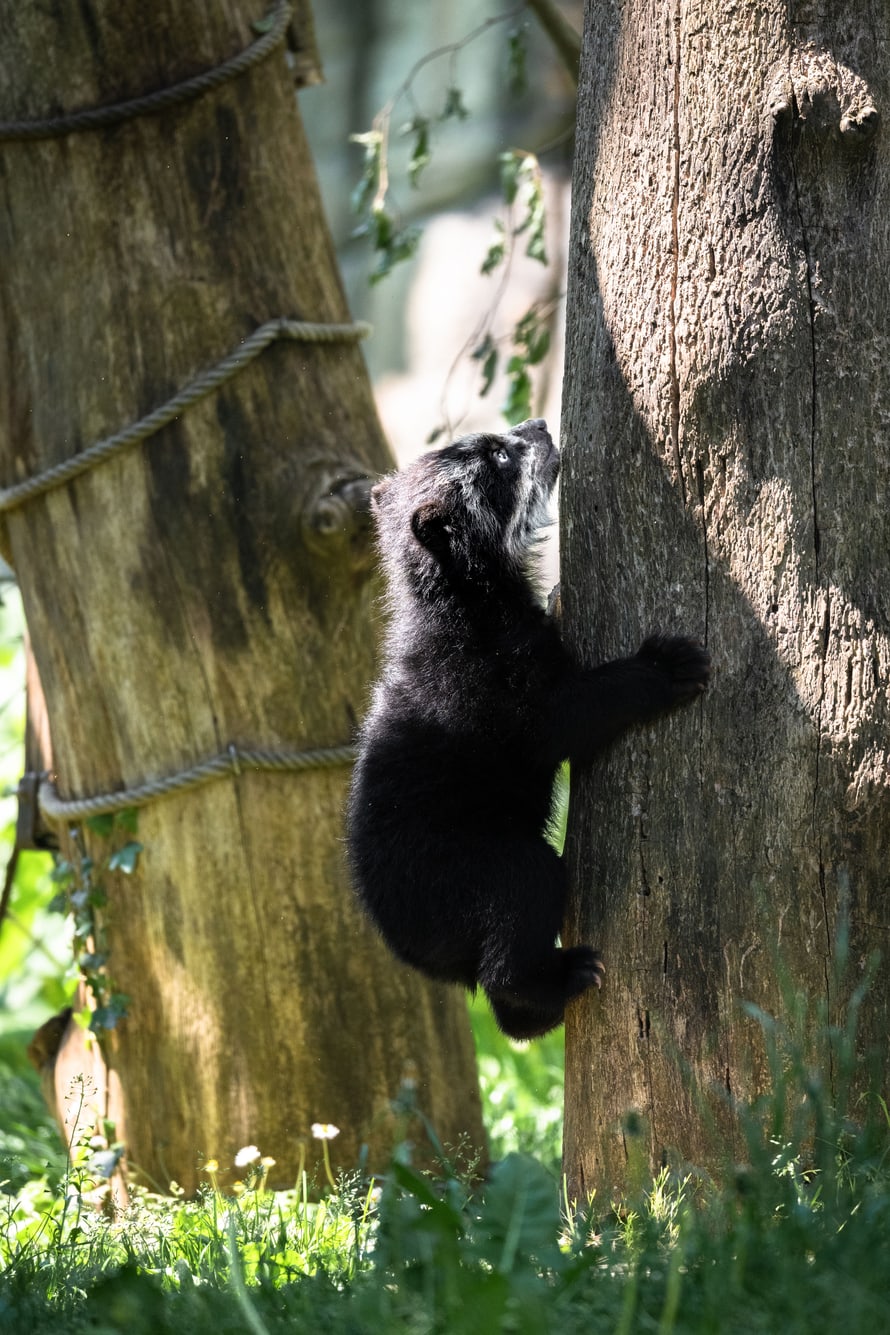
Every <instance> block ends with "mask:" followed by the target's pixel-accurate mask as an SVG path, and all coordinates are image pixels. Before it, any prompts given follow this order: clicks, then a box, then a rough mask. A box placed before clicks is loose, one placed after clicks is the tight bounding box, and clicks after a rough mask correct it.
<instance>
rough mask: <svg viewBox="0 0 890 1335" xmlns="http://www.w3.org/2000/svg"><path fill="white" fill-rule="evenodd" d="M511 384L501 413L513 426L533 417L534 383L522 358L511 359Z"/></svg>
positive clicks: (509, 364) (509, 365) (508, 366)
mask: <svg viewBox="0 0 890 1335" xmlns="http://www.w3.org/2000/svg"><path fill="white" fill-rule="evenodd" d="M507 370H508V372H509V373H510V384H509V390H508V393H507V401H506V403H505V404H504V406H503V408H502V409H501V412H502V413H503V415H504V417H506V419H507V421H508V422H509V423H510V425H511V426H515V424H516V423H517V422H524V421H525V419H526V418H527V417H531V415H532V382H531V377H530V376H529V373H528V371H527V370H526V369H525V362H524V361H523V360H522V358H519V357H511V358H510V361H509V362H508V364H507Z"/></svg>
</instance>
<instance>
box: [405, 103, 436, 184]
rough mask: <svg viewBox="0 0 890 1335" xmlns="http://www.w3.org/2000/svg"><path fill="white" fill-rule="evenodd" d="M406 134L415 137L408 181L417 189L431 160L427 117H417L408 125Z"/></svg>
mask: <svg viewBox="0 0 890 1335" xmlns="http://www.w3.org/2000/svg"><path fill="white" fill-rule="evenodd" d="M404 133H405V134H413V135H414V148H413V149H412V151H411V159H410V161H409V163H408V180H409V181H410V182H411V185H412V186H413V187H414V188H415V190H416V189H417V186H418V184H419V183H420V174H421V172H422V171H423V169H424V167H426V166H427V164H428V163H429V160H430V123H429V121H428V120H427V118H426V117H425V116H415V117H414V119H413V121H412V122H411V124H410V125H406V127H405V131H404Z"/></svg>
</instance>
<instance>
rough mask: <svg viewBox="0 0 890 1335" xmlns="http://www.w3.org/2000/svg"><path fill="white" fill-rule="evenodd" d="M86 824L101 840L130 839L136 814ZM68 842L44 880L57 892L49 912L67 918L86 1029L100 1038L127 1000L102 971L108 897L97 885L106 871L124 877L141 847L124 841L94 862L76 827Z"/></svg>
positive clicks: (117, 1018)
mask: <svg viewBox="0 0 890 1335" xmlns="http://www.w3.org/2000/svg"><path fill="white" fill-rule="evenodd" d="M86 824H87V828H88V829H89V830H90V831H91V832H92V833H93V834H94V835H98V836H100V837H101V838H106V839H107V838H110V837H111V835H112V834H114V833H116V832H117V831H123V833H124V834H125V835H135V834H136V830H137V813H136V812H135V811H122V812H119V813H118V814H117V815H113V816H112V815H108V816H94V817H92V818H91V819H90V820H88V821H87V822H86ZM70 838H71V841H72V844H73V856H71V857H70V858H64V857H61V856H59V855H56V859H55V866H54V867H53V870H52V872H51V873H50V879H51V880H52V881H53V882H54V883H55V885H56V886H57V887H58V888H57V891H56V894H55V897H54V898H53V900H52V901H51V903H50V908H51V909H53V910H55V911H56V912H58V913H69V914H70V915H71V921H72V924H73V947H74V958H75V960H76V962H77V965H78V968H79V969H80V973H81V977H82V978H83V980H84V983H85V984H86V986H87V987H88V988H89V991H90V993H91V995H92V999H93V1005H92V1007H91V1009H90V1013H89V1028H90V1030H91V1032H92V1033H94V1034H95V1035H96V1037H97V1038H99V1039H102V1038H104V1037H105V1035H106V1034H107V1033H108V1031H109V1030H111V1029H114V1028H116V1026H117V1025H118V1023H119V1022H120V1021H121V1020H122V1019H124V1018H125V1016H126V1014H127V1008H128V1005H129V1000H130V999H129V997H128V996H126V994H125V993H123V992H121V991H120V990H119V989H118V987H117V985H116V984H115V982H114V980H113V979H112V978H111V976H110V975H109V972H108V935H107V932H106V929H105V924H104V922H103V910H104V909H105V908H106V906H107V904H108V895H107V892H106V890H105V887H104V884H103V880H104V877H105V875H106V874H107V873H108V872H123V873H124V874H125V875H130V874H131V873H132V872H133V871H134V870H135V869H136V864H137V862H138V860H139V854H140V853H141V852H142V845H141V844H140V843H138V842H137V841H136V840H135V839H133V838H128V839H127V840H126V842H124V843H122V844H120V846H119V847H117V848H115V849H113V850H112V851H111V852H110V853H108V854H107V855H106V856H105V857H104V858H102V859H101V860H100V861H99V862H97V861H96V859H95V858H93V857H92V856H91V854H90V853H89V852H88V851H87V849H86V846H85V842H84V837H83V831H82V830H81V829H80V828H79V827H75V828H73V829H72V830H71V832H70Z"/></svg>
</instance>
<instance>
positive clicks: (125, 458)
mask: <svg viewBox="0 0 890 1335" xmlns="http://www.w3.org/2000/svg"><path fill="white" fill-rule="evenodd" d="M262 16H263V5H262V4H251V3H245V2H244V0H226V2H225V3H222V4H209V3H198V4H194V5H190V6H187V7H185V8H184V7H183V6H181V5H176V4H174V3H172V0H163V2H162V3H160V4H157V5H153V6H151V7H150V8H149V9H139V8H138V7H137V8H133V7H129V8H128V9H127V10H126V11H122V10H121V9H120V6H118V5H115V4H111V3H109V2H108V0H90V3H86V4H82V5H78V6H57V7H52V8H51V9H46V8H45V7H42V6H41V7H36V6H24V7H23V6H21V5H14V4H9V3H5V0H4V2H3V3H0V26H2V30H3V33H4V38H3V44H4V59H3V62H2V68H0V119H5V120H19V119H23V118H26V117H32V118H38V117H44V116H46V115H47V113H55V112H61V111H63V110H69V109H72V108H79V107H83V106H91V105H95V104H100V103H109V102H115V101H119V100H122V99H126V98H130V97H133V96H136V95H138V94H141V93H143V92H145V91H147V90H150V89H154V88H158V87H163V86H166V85H169V84H171V83H174V82H176V81H178V80H181V79H184V78H187V77H190V76H191V75H193V74H195V73H197V72H198V71H200V70H203V69H206V68H209V67H211V66H213V65H215V64H217V63H219V61H221V60H223V59H225V58H226V57H228V56H230V55H232V54H233V53H235V52H237V51H239V50H241V49H243V48H244V47H245V46H247V45H248V43H249V42H250V41H251V40H252V39H253V37H254V34H253V33H252V32H251V28H250V24H251V21H252V20H254V19H258V18H261V17H262ZM303 77H304V78H305V77H306V71H305V70H304V72H303ZM0 253H2V255H3V264H2V266H0V327H2V338H0V387H2V388H0V469H2V473H0V478H2V481H3V483H4V484H5V485H9V484H11V483H13V482H16V481H18V480H20V479H22V478H25V477H29V476H31V475H33V474H35V473H37V472H39V471H40V470H42V469H45V468H46V467H47V466H48V465H50V464H53V463H56V462H58V461H61V460H64V459H66V458H68V457H69V456H70V455H71V454H73V453H75V452H77V451H79V450H81V449H83V448H85V447H86V446H88V445H90V444H91V443H92V442H94V441H96V440H98V439H100V438H102V437H104V436H107V435H109V434H111V433H113V432H115V431H117V430H118V429H120V428H121V427H123V426H125V425H126V424H128V423H130V422H132V421H134V420H135V419H137V418H139V417H141V416H142V415H144V414H145V413H146V412H148V411H149V410H151V409H152V408H154V407H156V406H157V405H158V404H160V403H162V402H164V401H165V400H166V399H167V398H169V397H170V396H171V394H173V393H174V392H175V391H176V390H178V389H179V388H180V387H181V386H182V385H184V384H185V383H186V382H187V381H189V380H190V379H191V378H192V377H193V376H195V375H196V374H197V373H198V372H200V371H202V370H204V369H205V368H208V367H210V366H212V365H214V364H215V363H216V362H217V361H219V360H220V358H222V357H223V356H225V355H226V354H227V353H229V352H230V351H231V350H232V349H234V348H235V347H237V346H238V344H239V341H240V340H241V339H243V338H244V337H246V336H247V335H248V334H250V333H251V332H252V331H253V330H254V329H255V328H256V327H257V326H259V325H261V324H263V323H264V322H265V321H266V320H268V319H270V318H273V317H276V316H289V317H291V318H295V319H304V320H316V321H325V322H329V323H330V322H342V321H347V320H348V319H349V314H348V311H347V310H346V308H345V303H344V299H343V295H342V290H341V286H340V282H339V278H338V274H337V268H336V263H335V259H334V255H333V253H332V247H331V244H330V241H329V237H328V233H327V229H326V225H325V220H324V217H323V215H322V211H321V205H320V200H319V197H318V192H317V188H316V183H315V175H314V170H313V165H312V162H311V160H310V158H309V155H308V152H307V149H306V145H305V142H304V138H303V135H302V131H301V125H300V120H299V114H298V111H297V107H296V104H295V98H294V90H293V78H292V76H291V75H290V74H289V72H288V69H287V66H286V64H285V59H284V53H283V50H282V49H279V50H278V51H277V52H276V53H275V54H274V55H273V56H271V57H269V58H268V59H267V60H266V61H265V62H264V63H263V64H261V65H260V66H258V67H257V68H255V69H254V70H253V71H251V72H249V73H247V74H244V75H243V76H241V77H240V78H238V79H236V80H234V81H232V82H230V83H227V84H226V85H224V86H223V87H222V88H221V89H219V90H218V91H215V92H212V93H209V94H206V95H204V96H202V97H200V98H199V99H197V100H195V101H193V102H191V103H189V104H188V105H186V106H184V107H181V108H177V109H173V110H170V111H167V112H165V113H163V114H161V115H156V116H144V117H141V118H139V119H136V120H132V121H129V122H127V123H125V124H123V125H121V126H120V127H118V128H115V129H112V130H104V131H97V132H90V133H81V134H76V135H70V136H68V137H63V138H59V139H54V140H46V141H41V142H35V143H7V144H0ZM388 466H390V459H389V456H388V452H387V449H386V446H385V443H384V441H383V439H382V435H381V432H380V428H379V425H378V421H377V417H376V413H375V409H374V404H373V401H372V397H371V392H370V387H369V383H368V378H367V375H366V372H365V368H364V363H363V360H362V354H361V352H360V350H359V349H358V348H357V347H355V346H347V345H334V346H316V345H309V344H307V345H295V344H283V343H278V344H276V345H275V346H273V347H271V348H269V349H268V350H267V351H265V352H264V353H262V355H261V356H260V357H259V358H258V360H257V361H255V362H254V363H253V364H252V365H251V366H250V367H249V368H248V369H246V370H244V371H242V372H240V373H239V374H238V375H237V376H236V377H235V378H234V379H233V380H231V381H230V382H229V383H228V384H226V385H225V386H224V387H223V388H222V389H220V390H219V391H218V392H216V393H215V394H213V395H211V396H210V397H209V398H207V399H205V400H204V401H203V402H201V403H200V404H198V405H197V406H195V407H193V408H190V409H189V410H188V411H187V412H186V413H185V414H184V415H183V416H182V417H181V418H179V419H178V420H177V421H176V422H174V423H173V424H172V425H170V426H169V427H167V428H165V429H164V430H163V431H162V432H160V433H159V434H158V435H157V436H155V437H154V438H153V439H151V440H149V441H148V442H146V443H145V444H142V445H139V446H136V447H134V448H132V449H130V450H128V451H127V452H126V453H125V454H123V455H121V456H119V457H117V458H115V459H114V460H112V461H110V462H107V463H105V464H102V465H101V466H99V467H97V468H95V469H94V470H93V471H91V472H90V473H88V474H87V475H85V476H83V477H82V478H79V479H77V480H76V481H74V482H72V483H70V484H68V485H66V486H65V487H62V488H60V489H58V490H55V491H53V492H51V493H49V494H48V495H46V496H43V497H40V498H38V499H35V500H33V501H30V502H28V503H27V504H26V505H24V506H22V507H21V508H20V509H18V510H15V511H13V512H12V513H11V514H10V515H9V516H8V518H7V524H6V540H7V543H8V547H9V550H10V552H11V557H12V560H13V562H14V565H15V569H16V572H17V575H18V578H19V580H20V583H21V587H22V592H23V597H24V601H25V608H26V614H27V619H28V625H29V631H30V634H31V638H32V642H33V646H34V653H35V656H36V659H37V664H38V667H39V671H40V677H41V680H42V684H43V688H44V691H45V695H46V703H47V708H48V714H49V720H50V726H51V732H52V746H53V755H54V764H55V770H56V772H57V775H58V784H59V788H60V790H61V792H62V795H63V796H64V795H76V796H81V795H87V794H92V793H96V792H104V791H107V790H109V789H115V788H118V787H120V786H121V785H127V786H132V785H134V784H137V783H139V782H141V781H143V780H145V779H147V778H151V777H157V776H163V775H167V774H170V773H174V772H176V771H178V770H180V769H182V768H183V767H186V766H189V765H191V764H194V763H195V762H197V761H200V760H202V759H205V758H207V757H208V756H212V755H214V754H217V753H218V752H220V751H222V750H225V748H226V747H227V746H228V745H229V744H230V743H233V742H234V743H237V744H239V745H241V746H244V747H248V748H249V747H253V748H281V749H286V750H291V749H295V748H311V747H325V746H336V745H340V744H342V743H344V742H348V741H349V740H350V738H351V735H352V733H353V729H354V726H355V722H356V718H357V716H358V715H359V714H360V712H361V710H362V708H363V704H364V699H365V693H366V688H367V682H368V680H369V678H370V676H371V674H372V670H373V660H374V655H375V639H376V628H377V619H378V616H379V609H378V608H377V606H376V604H375V587H374V581H373V580H372V578H371V576H372V559H371V552H370V543H369V534H368V529H367V524H366V520H365V518H364V517H363V516H362V514H361V511H360V508H359V509H358V510H357V509H356V507H355V505H354V504H353V502H354V500H355V498H356V494H357V495H358V498H359V499H360V498H361V490H362V489H361V486H359V487H358V488H357V489H355V488H352V489H351V488H350V486H349V483H350V482H352V481H354V480H355V479H361V478H363V477H367V476H368V475H373V474H375V473H377V472H379V471H381V470H382V469H385V468H386V467H388ZM347 780H348V770H347V769H346V768H340V769H332V770H324V771H317V772H310V773H306V774H301V775H269V774H257V773H245V774H242V775H241V776H240V777H239V778H237V779H235V780H230V779H226V780H222V781H219V782H216V783H214V784H212V785H210V786H208V787H205V788H202V789H200V790H196V791H192V792H186V793H183V794H181V795H177V796H174V797H170V798H168V799H165V800H163V801H158V802H156V803H154V804H153V805H151V806H149V807H147V808H146V809H145V810H144V812H143V814H142V816H141V821H140V827H139V838H140V840H141V842H142V843H143V844H144V846H145V852H144V854H143V856H142V858H141V860H140V864H139V867H138V869H137V872H136V873H135V874H134V875H133V876H132V877H130V878H118V879H112V880H111V881H110V883H109V890H110V902H109V907H108V911H107V922H108V928H109V932H110V938H111V946H112V949H111V960H110V965H109V968H110V972H111V974H112V976H113V978H114V980H115V982H116V983H117V985H118V986H119V987H120V988H121V989H122V990H123V991H124V992H126V993H128V994H129V996H130V997H131V999H132V1000H131V1005H130V1015H129V1018H128V1019H127V1020H126V1021H125V1022H124V1023H123V1024H122V1025H121V1027H120V1029H119V1030H118V1031H117V1032H116V1033H115V1034H114V1035H113V1038H112V1039H111V1041H110V1044H109V1054H110V1058H111V1064H112V1066H113V1075H114V1078H115V1080H119V1083H120V1088H121V1091H122V1105H121V1106H115V1108H114V1110H113V1111H114V1115H115V1116H116V1117H117V1118H118V1121H119V1127H118V1131H119V1133H120V1132H122V1133H123V1135H124V1138H125V1139H126V1141H127V1143H128V1146H129V1149H130V1157H131V1162H132V1164H133V1165H134V1166H135V1167H137V1168H138V1169H139V1170H141V1171H142V1172H143V1173H144V1175H145V1177H146V1179H147V1180H149V1181H152V1182H154V1183H157V1184H159V1185H160V1186H162V1187H165V1186H166V1184H167V1183H168V1182H169V1181H170V1180H171V1179H174V1178H175V1179H176V1180H178V1181H179V1182H180V1183H181V1184H182V1185H183V1186H185V1187H186V1188H187V1189H191V1188H193V1187H194V1185H195V1183H196V1181H197V1176H196V1174H197V1167H198V1162H199V1157H200V1156H201V1155H202V1154H203V1155H205V1156H213V1157H216V1158H218V1159H219V1160H220V1162H221V1164H223V1165H224V1164H225V1163H226V1161H227V1160H228V1159H229V1158H230V1157H231V1155H232V1153H233V1152H234V1151H236V1150H237V1149H238V1148H239V1147H240V1146H242V1145H244V1144H249V1143H254V1144H256V1145H258V1146H259V1147H260V1148H261V1150H262V1152H263V1153H264V1154H269V1155H273V1156H274V1157H275V1159H276V1160H277V1164H278V1167H277V1169H276V1170H275V1176H276V1180H279V1181H282V1182H288V1181H290V1180H292V1175H293V1173H294V1172H295V1171H296V1165H297V1164H298V1162H299V1153H300V1151H299V1145H298V1142H299V1140H300V1139H301V1138H303V1137H307V1136H308V1131H309V1127H310V1125H311V1123H312V1122H315V1121H322V1122H333V1123H336V1124H337V1125H338V1126H339V1127H340V1128H341V1135H340V1137H339V1139H338V1140H336V1141H335V1142H334V1143H333V1146H332V1150H333V1156H334V1158H335V1160H336V1161H339V1162H342V1163H344V1164H346V1165H352V1164H354V1163H355V1162H356V1160H357V1156H358V1152H359V1147H360V1144H361V1143H362V1141H364V1140H369V1141H370V1144H371V1147H372V1157H375V1158H377V1159H378V1160H379V1158H380V1156H381V1154H383V1153H385V1151H386V1150H387V1149H388V1148H389V1144H390V1139H389V1138H390V1136H391V1125H390V1120H389V1118H388V1116H387V1107H388V1100H389V1099H391V1098H392V1097H393V1096H394V1094H395V1093H396V1091H397V1089H398V1086H399V1082H400V1080H401V1077H402V1074H403V1071H404V1069H405V1067H406V1063H409V1062H413V1063H415V1064H416V1068H417V1078H418V1100H419V1103H420V1105H421V1106H422V1107H423V1109H424V1110H425V1111H426V1112H427V1114H428V1115H429V1116H430V1117H431V1119H432V1121H433V1123H434V1125H435V1126H436V1128H437V1131H438V1133H439V1135H440V1136H441V1137H442V1139H443V1140H445V1141H446V1142H449V1141H450V1142H456V1141H457V1140H458V1138H459V1137H460V1135H461V1134H463V1133H466V1134H467V1135H468V1136H469V1138H470V1139H471V1140H472V1141H473V1142H475V1143H477V1144H479V1143H480V1142H481V1138H482V1129H481V1120H480V1109H479V1100H478V1093H477V1086H476V1078H475V1062H474V1057H473V1052H472V1044H471V1038H470V1033H469V1028H468V1024H467V1019H466V1011H465V1006H464V1001H463V997H462V996H461V995H460V994H459V993H457V992H454V991H445V990H442V989H439V988H434V987H432V986H427V985H426V984H425V983H423V982H422V981H421V980H420V979H419V978H418V976H416V975H414V974H411V973H408V972H407V971H404V970H402V969H400V968H398V967H396V965H395V964H394V963H393V961H392V959H391V957H390V956H389V954H388V953H387V952H386V951H385V950H384V949H383V947H382V946H381V945H379V943H378V942H377V941H376V939H375V938H374V937H373V934H372V933H371V932H370V931H369V929H368V928H367V927H366V925H365V924H364V922H363V921H362V920H361V919H360V918H359V916H358V914H357V913H356V911H355V909H354V907H353V903H352V900H351V894H350V891H349V888H348V885H347V880H346V874H345V869H344V862H343V857H342V827H341V808H342V804H343V801H344V796H345V791H346V785H347ZM97 852H101V848H99V847H97ZM69 1037H70V1036H69ZM77 1048H78V1044H77V1040H76V1036H75V1037H74V1038H70V1042H69V1043H68V1044H67V1045H66V1049H65V1050H64V1051H63V1054H62V1056H63V1058H65V1060H64V1061H60V1064H59V1071H60V1072H61V1071H62V1069H63V1068H64V1069H70V1065H71V1063H70V1062H69V1061H68V1058H69V1057H71V1055H72V1052H74V1053H75V1058H76V1052H77ZM75 1064H76V1061H75ZM60 1079H61V1075H60ZM61 1092H62V1093H64V1090H62V1091H61ZM309 1157H310V1161H311V1160H312V1157H313V1156H312V1153H311V1151H310V1156H309Z"/></svg>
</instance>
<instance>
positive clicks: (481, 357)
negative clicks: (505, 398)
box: [473, 334, 498, 399]
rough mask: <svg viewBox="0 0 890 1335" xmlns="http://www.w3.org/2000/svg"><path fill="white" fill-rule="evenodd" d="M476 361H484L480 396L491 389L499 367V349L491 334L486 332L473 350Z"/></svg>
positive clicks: (483, 395) (482, 396)
mask: <svg viewBox="0 0 890 1335" xmlns="http://www.w3.org/2000/svg"><path fill="white" fill-rule="evenodd" d="M473 359H474V361H477V362H479V361H481V363H482V388H481V389H480V391H479V396H480V398H483V399H484V398H485V395H486V394H487V393H488V391H489V390H490V389H491V386H492V381H493V380H494V377H495V374H496V372H497V369H498V350H497V346H496V344H495V342H494V340H493V339H492V337H491V334H486V335H485V338H484V339H483V340H482V342H481V343H480V344H479V346H478V348H476V349H474V351H473Z"/></svg>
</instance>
